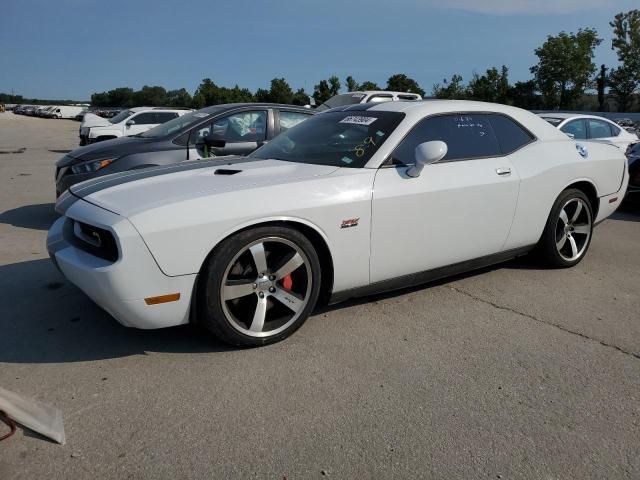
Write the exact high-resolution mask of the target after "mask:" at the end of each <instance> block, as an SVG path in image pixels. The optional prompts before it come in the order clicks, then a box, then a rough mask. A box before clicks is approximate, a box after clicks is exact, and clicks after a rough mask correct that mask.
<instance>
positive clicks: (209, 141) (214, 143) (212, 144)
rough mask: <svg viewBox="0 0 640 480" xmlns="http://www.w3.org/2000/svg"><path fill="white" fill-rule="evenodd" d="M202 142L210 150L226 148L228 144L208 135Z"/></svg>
mask: <svg viewBox="0 0 640 480" xmlns="http://www.w3.org/2000/svg"><path fill="white" fill-rule="evenodd" d="M202 142H203V143H204V144H205V145H206V146H207V147H209V148H224V146H225V145H226V144H227V142H226V141H225V140H221V139H219V138H215V137H214V136H212V135H208V136H206V137H204V138H203V139H202Z"/></svg>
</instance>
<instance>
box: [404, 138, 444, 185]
mask: <svg viewBox="0 0 640 480" xmlns="http://www.w3.org/2000/svg"><path fill="white" fill-rule="evenodd" d="M448 151H449V147H447V144H446V143H444V142H441V141H439V140H438V141H434V142H425V143H421V144H420V145H418V146H417V147H416V150H415V162H416V163H415V165H413V166H412V167H409V170H407V175H409V176H410V177H413V178H416V177H419V176H420V174H421V173H422V169H423V168H424V167H426V166H427V165H430V164H432V163H436V162H439V161H440V160H442V159H443V158H444V157H446V156H447V152H448Z"/></svg>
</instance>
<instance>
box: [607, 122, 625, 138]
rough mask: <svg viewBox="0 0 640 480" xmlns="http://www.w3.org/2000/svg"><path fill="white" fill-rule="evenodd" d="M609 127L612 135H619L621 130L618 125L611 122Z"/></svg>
mask: <svg viewBox="0 0 640 480" xmlns="http://www.w3.org/2000/svg"><path fill="white" fill-rule="evenodd" d="M609 127H610V128H611V136H612V137H617V136H618V135H620V131H621V130H622V129H621V128H620V127H618V126H616V125H611V124H609Z"/></svg>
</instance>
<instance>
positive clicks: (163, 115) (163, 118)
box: [154, 112, 178, 123]
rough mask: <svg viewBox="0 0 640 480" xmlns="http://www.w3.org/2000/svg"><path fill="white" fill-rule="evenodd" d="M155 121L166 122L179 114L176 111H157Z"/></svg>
mask: <svg viewBox="0 0 640 480" xmlns="http://www.w3.org/2000/svg"><path fill="white" fill-rule="evenodd" d="M154 115H155V122H154V123H165V122H168V121H169V120H173V119H174V118H177V117H178V114H177V113H175V112H155V114H154Z"/></svg>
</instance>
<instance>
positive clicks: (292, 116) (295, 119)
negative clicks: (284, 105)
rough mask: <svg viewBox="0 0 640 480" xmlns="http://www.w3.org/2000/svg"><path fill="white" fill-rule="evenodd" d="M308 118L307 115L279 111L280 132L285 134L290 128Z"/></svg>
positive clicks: (308, 115)
mask: <svg viewBox="0 0 640 480" xmlns="http://www.w3.org/2000/svg"><path fill="white" fill-rule="evenodd" d="M310 116H311V115H310V114H308V113H300V112H287V111H285V110H280V132H285V131H287V130H289V129H290V128H291V127H295V126H296V125H297V124H299V123H300V122H304V121H305V120H306V119H308V118H309V117H310Z"/></svg>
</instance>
